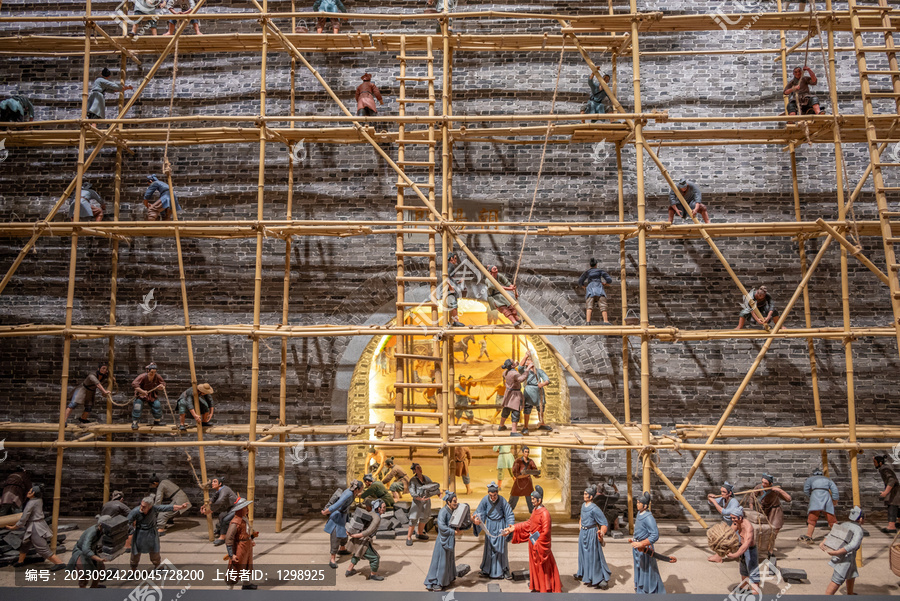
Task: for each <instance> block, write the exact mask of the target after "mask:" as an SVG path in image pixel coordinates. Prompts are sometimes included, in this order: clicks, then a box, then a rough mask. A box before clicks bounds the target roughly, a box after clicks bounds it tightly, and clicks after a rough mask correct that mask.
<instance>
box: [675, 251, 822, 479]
mask: <svg viewBox="0 0 900 601" xmlns="http://www.w3.org/2000/svg"><path fill="white" fill-rule="evenodd" d="M830 244H831V237H830V236H829V237H828V238H825V241H824V242H823V243H822V247H821V248H820V249H819V252H818V253H817V254H816V257H815V259H813V262H812V264H811V265H810V266H809V269H808V270H807V271H806V274H805V275H804V276H803V279H802V280H801V281H800V284H799V285H798V286H797V289H796V290H795V291H794V294H793V295H792V296H791V299H790V300H789V301H788V303H787V305H786V306H785V308H784V312H783V313H782V314H781V315H780V316H779V317H778V321H777V322H776V323H775V327H773V328H772V330H773V331H774V332H777V331H778V330H780V329H781V327H782V326H783V325H784V321H785V319H787V316H788V314H789V313H790V311H791V309H792V308H793V307H794V303H796V302H797V298H798V297H799V296H800V294H801V292H802V291H803V289H804V288H805V287H806V285H807V284H808V283H809V280H810V278H811V277H812V275H813V273H814V272H815V270H816V267H818V266H819V262H820V261H821V260H822V257H823V256H825V251H826V250H827V249H828V246H829V245H830ZM773 340H774V339H773V338H769V339H768V340H766V342H765V344H763V347H762V349H760V351H759V353H758V354H757V356H756V359H755V360H754V361H753V365H751V366H750V369H749V370H748V371H747V375H746V376H744V379H743V381H742V382H741V385H740V386H738V389H737V391H736V392H735V393H734V396H733V397H732V399H731V401H730V402H729V403H728V407H726V408H725V411H724V413H722V417H721V418H719V423H718V424H716V427H715V429H713V431H712V432H711V433H710V435H709V438H708V439H707V441H706V442H707V444H709V445H712V444H713V443H714V442H715V441H716V438H717V437H718V436H719V432H720V431H721V430H722V426H724V425H725V421H726V420H727V419H728V416H729V415H731V412H732V411H734V408H735V406H737V403H738V401H739V400H740V399H741V396H742V395H743V394H744V391H745V390H746V389H747V385H748V384H750V380H751V379H752V378H753V374H755V373H756V369H757V368H758V367H759V365H760V363H762V360H763V358H764V357H765V356H766V353H767V352H768V351H769V347H770V346H772V341H773ZM822 448H825V447H822ZM704 457H706V451H705V450H704V451H702V452H701V453H700V454H699V455H697V457H696V459H694V462H693V464H691V467H690V469H689V470H688V473H687V475H686V476H685V478H684V480H683V481H682V483H681V485H680V486H679V487H678V490H679V492H682V493H683V492H684V490H685V489H686V488H687V485H688V484H689V483H690V481H691V478H693V477H694V474H695V473H697V468H699V467H700V463H702V462H703V458H704Z"/></svg>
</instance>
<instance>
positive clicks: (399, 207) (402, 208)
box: [394, 205, 433, 233]
mask: <svg viewBox="0 0 900 601" xmlns="http://www.w3.org/2000/svg"><path fill="white" fill-rule="evenodd" d="M394 208H395V209H396V210H398V211H425V212H426V213H427V212H428V207H424V206H412V205H394ZM408 221H415V222H417V223H433V222H432V221H430V220H422V219H411V220H408ZM410 233H413V232H410ZM423 233H424V232H423Z"/></svg>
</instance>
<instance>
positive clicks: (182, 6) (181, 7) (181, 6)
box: [166, 0, 203, 35]
mask: <svg viewBox="0 0 900 601" xmlns="http://www.w3.org/2000/svg"><path fill="white" fill-rule="evenodd" d="M166 8H168V9H169V12H170V13H172V14H173V15H183V14H189V13H192V12H194V10H195V9H196V8H197V0H169V4H168V6H167V7H166ZM175 9H178V10H175ZM177 24H178V23H177V22H176V21H175V20H174V19H172V20H170V21H169V30H168V31H167V32H166V35H175V26H176V25H177ZM191 27H193V28H194V33H196V34H197V35H203V34H202V33H200V21H199V20H197V19H191Z"/></svg>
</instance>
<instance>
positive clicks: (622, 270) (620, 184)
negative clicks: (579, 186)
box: [610, 6, 634, 533]
mask: <svg viewBox="0 0 900 601" xmlns="http://www.w3.org/2000/svg"><path fill="white" fill-rule="evenodd" d="M610 12H612V6H610ZM613 73H614V74H615V70H613ZM617 83H618V82H617V81H616V80H613V89H614V90H615V88H616V84H617ZM616 190H617V193H618V194H617V195H618V197H619V221H625V177H624V173H623V170H622V144H621V143H620V142H616ZM625 241H626V237H625V235H624V234H621V235H620V236H619V281H620V290H621V294H622V301H621V305H622V324H623V325H624V324H625V320H626V319H627V318H628V269H627V261H626V260H627V257H626V254H625ZM630 361H631V351H630V350H629V346H628V336H622V397H623V402H624V406H625V423H629V422H630V421H631V378H630V377H629V364H630ZM625 470H626V471H625V484H626V488H627V489H628V490H627V491H626V493H625V495H626V501H627V504H628V532H630V533H634V504H633V500H634V492H633V490H632V489H633V486H634V483H633V481H632V480H633V478H634V476H633V474H634V471H633V466H632V456H631V451H630V450H629V451H625Z"/></svg>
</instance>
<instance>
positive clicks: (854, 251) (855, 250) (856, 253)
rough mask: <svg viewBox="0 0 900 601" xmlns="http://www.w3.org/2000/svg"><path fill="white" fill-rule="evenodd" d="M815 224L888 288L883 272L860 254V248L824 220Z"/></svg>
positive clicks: (819, 220)
mask: <svg viewBox="0 0 900 601" xmlns="http://www.w3.org/2000/svg"><path fill="white" fill-rule="evenodd" d="M816 223H817V224H819V226H820V227H821V228H822V229H823V230H825V231H826V232H828V234H829V235H830V236H831V237H832V238H834V239H835V240H836V241H837V242H838V243H839V244H840V245H841V246H842V247H843V251H844V252H846V253H849V254H850V255H851V256H853V257H854V258H856V259H857V260H858V261H859V262H860V263H862V264H863V265H865V266H866V268H867V269H868V270H869V271H871V272H872V273H874V274H875V275H876V276H877V277H878V279H879V280H881V283H883V284H884V285H885V286H890V282H889V281H888V276H887V275H886V274H885V273H884V272H883V271H881V270H880V269H878V266H877V265H875V264H874V263H872V261H870V260H869V258H868V257H866V255H864V254H863V253H862V249H861V248H860V247H858V246H856V245H855V244H853V243H852V242H850V241H849V240H847V238H845V237H844V236H843V235H842V234H841V233H840V232H838V231H837V230H836V229H834V228H833V227H831V226H830V225H828V224H827V223H826V222H825V220H824V219H821V218H819V219H817V220H816Z"/></svg>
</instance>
